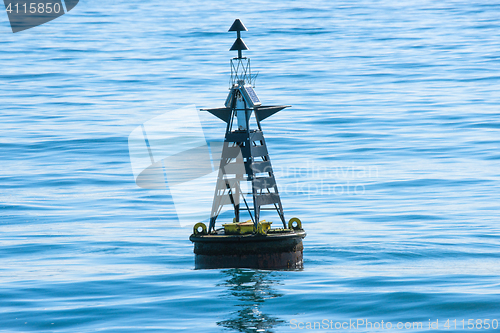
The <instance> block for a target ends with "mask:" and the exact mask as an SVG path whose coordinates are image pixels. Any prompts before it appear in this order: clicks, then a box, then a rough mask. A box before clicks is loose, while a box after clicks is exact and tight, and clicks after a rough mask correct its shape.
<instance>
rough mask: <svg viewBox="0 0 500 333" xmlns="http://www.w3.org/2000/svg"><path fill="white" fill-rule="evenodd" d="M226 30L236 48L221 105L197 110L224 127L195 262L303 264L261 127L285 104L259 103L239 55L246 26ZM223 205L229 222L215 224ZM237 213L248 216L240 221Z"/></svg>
mask: <svg viewBox="0 0 500 333" xmlns="http://www.w3.org/2000/svg"><path fill="white" fill-rule="evenodd" d="M229 31H236V33H237V38H236V41H235V42H234V44H233V46H232V47H231V49H230V51H238V57H236V58H233V59H231V61H230V65H231V81H230V82H231V83H230V85H231V86H230V92H229V95H228V97H227V99H226V102H225V107H223V108H216V109H202V111H208V112H210V113H211V114H213V115H214V116H216V117H218V118H219V119H221V120H223V121H224V122H226V125H227V126H226V135H225V139H224V145H223V148H222V155H221V161H220V166H219V174H218V178H217V185H216V189H215V194H214V201H213V205H212V212H211V215H210V223H209V226H208V228H207V227H206V226H205V224H203V223H197V224H196V225H195V226H194V229H193V234H192V235H191V236H190V237H189V239H190V240H191V241H192V242H193V243H194V253H195V267H196V268H199V269H202V268H258V269H295V268H302V266H303V244H302V239H303V238H304V237H305V236H306V233H305V231H304V230H303V229H302V223H301V221H300V220H299V219H298V218H292V219H290V220H289V221H288V223H287V221H286V220H285V214H284V212H283V206H282V204H281V199H280V195H279V192H278V186H277V184H276V180H275V177H274V172H273V168H272V165H271V160H270V158H269V153H268V151H267V146H266V141H265V139H264V134H263V132H262V127H261V122H262V121H263V120H264V119H266V118H268V117H270V116H272V115H273V114H275V113H277V112H279V111H281V110H283V109H285V108H287V107H289V105H277V106H264V105H262V103H261V101H260V99H259V97H258V96H257V94H256V93H255V90H254V89H253V88H254V84H255V75H252V71H251V67H250V59H249V58H246V57H243V55H242V51H244V50H248V47H247V45H246V44H245V42H243V40H242V39H241V33H240V32H241V31H248V29H247V28H246V27H245V26H244V25H243V23H242V22H241V21H240V20H239V19H237V20H235V21H234V23H233V25H232V26H231V28H229ZM252 125H256V128H253V129H252V128H251V126H252ZM245 185H246V186H245ZM245 188H248V190H245ZM226 205H231V206H232V208H233V210H234V218H233V221H232V222H230V223H225V224H223V225H222V228H216V220H217V217H218V216H219V214H220V212H221V211H222V209H223V207H224V206H226ZM252 205H253V207H252ZM262 211H275V212H276V213H277V215H278V218H279V219H280V221H281V223H282V224H283V227H282V228H272V227H271V224H272V223H273V222H270V221H265V220H260V218H261V212H262ZM241 213H243V214H245V215H246V214H248V217H249V219H248V220H247V221H244V222H243V221H240V219H241V217H242V215H243V214H241Z"/></svg>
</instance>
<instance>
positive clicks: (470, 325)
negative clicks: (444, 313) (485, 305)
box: [444, 319, 498, 330]
mask: <svg viewBox="0 0 500 333" xmlns="http://www.w3.org/2000/svg"><path fill="white" fill-rule="evenodd" d="M457 324H458V325H457ZM460 324H462V325H460ZM457 326H458V328H460V326H462V329H469V330H473V329H477V330H480V329H485V330H487V329H490V328H492V329H494V330H496V329H497V328H498V320H496V319H493V320H490V319H468V320H467V321H465V319H462V320H460V321H458V322H457V320H456V319H453V320H449V319H448V320H447V321H446V322H445V323H444V328H447V329H450V328H452V329H456V328H457Z"/></svg>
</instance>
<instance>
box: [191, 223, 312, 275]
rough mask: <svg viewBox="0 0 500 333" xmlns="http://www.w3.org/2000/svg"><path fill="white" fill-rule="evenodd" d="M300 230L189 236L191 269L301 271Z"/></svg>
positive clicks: (301, 231) (302, 247)
mask: <svg viewBox="0 0 500 333" xmlns="http://www.w3.org/2000/svg"><path fill="white" fill-rule="evenodd" d="M305 236H306V233H305V232H304V231H303V230H294V231H286V232H281V233H275V234H269V235H256V234H253V235H223V234H222V235H202V236H194V235H191V237H190V240H191V241H192V242H193V243H194V253H195V254H196V258H195V267H196V268H197V269H203V268H258V269H297V268H301V267H302V260H303V249H304V246H303V244H302V239H303V238H304V237H305Z"/></svg>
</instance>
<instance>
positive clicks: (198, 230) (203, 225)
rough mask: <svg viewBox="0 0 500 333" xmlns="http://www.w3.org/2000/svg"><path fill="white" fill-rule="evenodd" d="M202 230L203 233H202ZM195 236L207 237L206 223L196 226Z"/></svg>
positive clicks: (199, 223) (194, 229)
mask: <svg viewBox="0 0 500 333" xmlns="http://www.w3.org/2000/svg"><path fill="white" fill-rule="evenodd" d="M200 228H201V231H200ZM193 234H195V235H206V234H207V226H206V225H205V223H202V222H198V223H196V224H195V225H194V228H193Z"/></svg>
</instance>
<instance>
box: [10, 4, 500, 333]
mask: <svg viewBox="0 0 500 333" xmlns="http://www.w3.org/2000/svg"><path fill="white" fill-rule="evenodd" d="M235 18H240V19H241V20H242V21H243V23H244V24H245V25H246V26H247V28H248V29H249V31H248V32H244V33H243V38H244V40H245V42H246V44H247V45H248V46H249V48H250V51H248V52H245V55H247V56H249V57H251V59H252V65H253V70H254V71H255V72H257V71H258V72H259V75H258V78H257V82H256V88H255V89H256V92H257V93H258V94H259V97H260V99H261V100H262V101H264V102H265V103H266V104H290V105H292V106H293V107H292V108H290V109H286V110H285V111H282V112H280V113H278V114H277V115H275V116H273V117H271V118H269V119H268V120H266V121H265V122H264V123H263V129H264V133H265V135H266V138H267V144H268V146H269V150H270V154H271V157H272V160H273V166H274V167H275V169H276V170H277V181H278V185H279V187H280V189H281V193H282V201H283V205H284V208H285V214H286V216H287V217H288V218H290V217H292V216H297V217H299V218H301V219H302V221H303V225H304V228H305V229H306V231H307V232H308V236H307V237H306V238H305V240H304V247H305V250H304V269H303V270H301V271H258V270H247V269H224V270H195V269H194V254H193V247H192V244H191V243H190V242H189V240H188V237H189V235H190V234H191V228H190V227H180V226H179V223H178V222H177V220H176V211H175V208H174V205H173V202H172V199H171V198H170V197H169V195H168V192H166V191H155V190H145V189H141V188H139V187H138V186H137V185H136V184H135V182H134V177H133V174H132V169H131V165H130V158H129V151H128V143H127V138H128V135H129V134H130V132H131V131H132V130H133V129H134V128H136V127H137V126H139V125H140V124H142V123H144V122H145V121H147V120H149V119H151V118H153V117H155V116H157V115H160V114H163V113H164V112H166V111H169V110H175V109H178V108H181V107H183V106H185V105H190V104H196V106H198V107H221V106H222V105H223V102H224V100H225V98H226V94H227V88H228V80H229V59H230V57H232V56H234V53H232V52H228V49H229V47H230V46H231V45H232V43H233V41H234V38H235V36H234V33H227V32H226V31H227V29H228V28H229V26H230V25H231V23H232V22H233V20H234V19H235ZM499 18H500V5H499V4H497V3H495V2H493V1H486V0H483V1H427V0H423V1H393V0H386V1H383V0H381V1H367V0H361V1H357V2H352V1H314V0H312V1H307V2H304V1H251V2H249V1H247V2H234V3H231V2H228V1H210V2H202V1H196V0H195V1H159V0H151V1H135V2H133V1H118V0H117V1H106V2H101V1H97V0H88V1H81V2H80V3H79V4H78V6H76V7H75V8H74V9H73V10H72V11H71V12H70V13H68V14H67V15H64V16H62V17H60V18H59V19H57V20H54V21H51V22H49V23H47V24H44V25H42V26H39V27H36V28H33V29H30V30H26V31H24V32H20V33H16V34H13V33H12V32H11V30H10V27H9V24H8V18H7V15H6V14H5V12H2V14H0V22H1V23H0V36H1V38H0V61H1V65H0V66H1V71H0V85H1V94H0V115H1V122H0V160H1V163H0V185H1V186H0V242H1V243H0V332H32V331H36V332H155V331H156V332H167V331H168V332H298V331H313V330H306V329H304V330H300V329H299V323H302V324H300V325H301V326H300V327H304V328H306V327H307V323H312V325H314V322H321V323H324V322H323V320H326V322H327V323H329V324H328V325H327V326H328V327H329V328H328V329H326V328H325V325H324V324H323V325H322V326H321V328H319V327H318V326H316V330H314V331H318V332H320V331H351V332H389V331H391V332H392V331H404V332H430V331H433V332H436V331H457V332H458V331H464V332H465V331H471V330H474V331H481V330H484V329H485V327H486V325H485V322H486V323H488V325H490V328H489V330H488V331H497V330H500V328H498V329H497V330H495V329H494V327H493V326H491V325H492V324H493V323H494V320H497V323H498V320H500V265H499V263H500V247H499V242H500V227H499V224H498V222H499V215H500V214H499V212H500V209H499V203H500V150H499V148H500V108H499V105H500V92H499V87H500V22H499ZM203 121H204V122H205V125H206V126H207V127H208V128H211V129H212V130H211V132H210V133H209V135H211V136H213V137H214V138H222V135H223V132H224V126H223V123H222V122H220V121H218V120H217V119H215V118H213V119H212V118H211V117H206V118H203ZM193 204H196V197H193ZM447 319H449V320H450V322H449V323H450V325H451V328H449V329H447V328H446V327H445V326H444V325H445V323H446V320H447ZM469 319H471V320H472V321H471V322H472V323H473V324H472V327H473V329H467V327H471V326H470V325H469V324H468V323H469ZM349 320H351V321H357V320H362V321H363V322H365V323H366V322H370V323H372V324H371V325H372V327H371V328H370V327H367V326H366V324H365V325H364V326H363V325H361V326H358V327H356V328H352V327H351V326H349V329H343V328H339V326H337V328H339V329H335V323H340V324H342V323H344V322H348V321H349ZM382 320H383V321H384V324H383V325H384V326H383V328H382V327H381V325H382V324H381V321H382ZM429 320H430V322H432V323H433V325H435V324H434V323H435V322H436V321H438V322H437V323H436V324H437V325H438V328H437V329H436V327H435V326H433V327H431V328H430V327H429ZM453 320H456V321H455V323H456V325H457V326H456V328H455V327H454V326H453V325H454V324H453ZM462 320H464V321H463V322H462ZM486 320H488V321H486ZM413 322H422V327H421V328H420V327H418V326H417V327H413V326H412V327H411V328H409V329H397V324H398V323H402V324H403V325H404V324H406V323H413ZM387 323H391V325H392V329H389V328H388V326H387ZM462 323H464V324H462ZM377 324H378V327H377ZM302 325H303V326H302ZM332 326H333V329H332ZM463 327H465V328H463Z"/></svg>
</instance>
